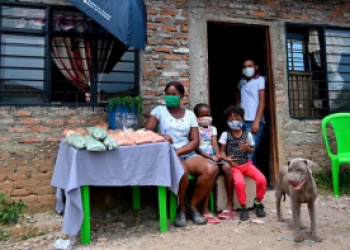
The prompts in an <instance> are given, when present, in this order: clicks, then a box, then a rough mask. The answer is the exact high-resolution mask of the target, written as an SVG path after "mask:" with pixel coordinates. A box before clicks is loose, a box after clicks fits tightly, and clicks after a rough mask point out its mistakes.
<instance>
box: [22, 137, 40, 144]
mask: <svg viewBox="0 0 350 250" xmlns="http://www.w3.org/2000/svg"><path fill="white" fill-rule="evenodd" d="M39 141H40V140H39V138H37V137H25V138H22V139H21V140H20V141H19V142H22V143H36V142H39Z"/></svg>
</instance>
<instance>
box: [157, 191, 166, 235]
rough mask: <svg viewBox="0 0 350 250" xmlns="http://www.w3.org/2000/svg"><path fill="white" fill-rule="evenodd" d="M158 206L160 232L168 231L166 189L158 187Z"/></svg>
mask: <svg viewBox="0 0 350 250" xmlns="http://www.w3.org/2000/svg"><path fill="white" fill-rule="evenodd" d="M158 206H159V224H160V231H161V232H166V231H168V218H167V209H166V206H167V203H166V187H161V186H158Z"/></svg>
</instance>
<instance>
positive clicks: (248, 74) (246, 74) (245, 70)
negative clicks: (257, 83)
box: [242, 67, 255, 78]
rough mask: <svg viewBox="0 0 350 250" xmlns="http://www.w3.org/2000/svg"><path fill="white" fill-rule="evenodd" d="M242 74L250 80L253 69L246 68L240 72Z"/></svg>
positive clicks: (253, 72)
mask: <svg viewBox="0 0 350 250" xmlns="http://www.w3.org/2000/svg"><path fill="white" fill-rule="evenodd" d="M242 74H243V75H244V76H245V77H247V78H251V77H252V76H253V75H254V74H255V70H254V68H253V67H247V68H244V69H243V70H242Z"/></svg>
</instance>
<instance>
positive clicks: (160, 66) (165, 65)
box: [156, 63, 170, 69]
mask: <svg viewBox="0 0 350 250" xmlns="http://www.w3.org/2000/svg"><path fill="white" fill-rule="evenodd" d="M169 67H170V65H169V64H166V63H158V64H156V68H157V69H165V68H169Z"/></svg>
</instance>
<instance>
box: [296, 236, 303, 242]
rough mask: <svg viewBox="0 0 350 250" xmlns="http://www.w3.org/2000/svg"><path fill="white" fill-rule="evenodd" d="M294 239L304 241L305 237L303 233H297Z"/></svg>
mask: <svg viewBox="0 0 350 250" xmlns="http://www.w3.org/2000/svg"><path fill="white" fill-rule="evenodd" d="M294 241H295V242H302V241H304V238H303V236H302V235H296V236H295V237H294Z"/></svg>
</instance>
